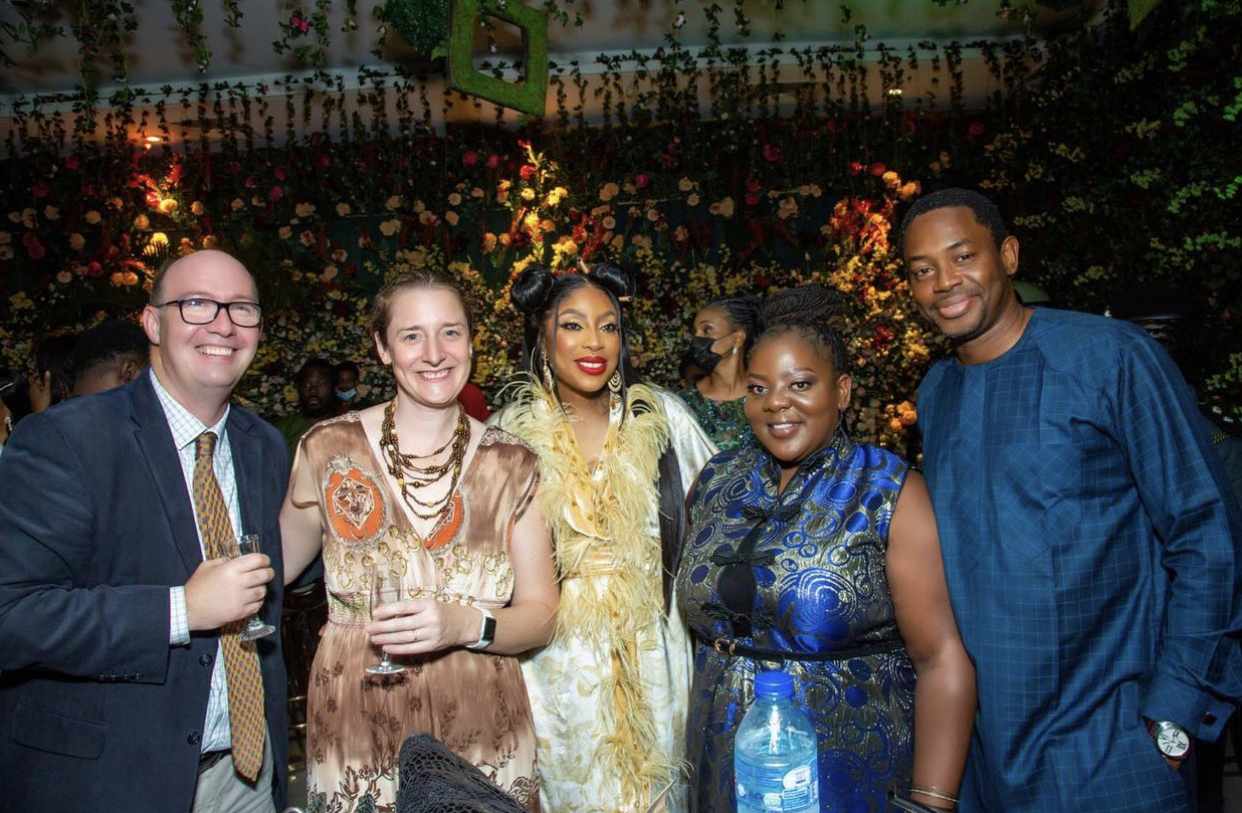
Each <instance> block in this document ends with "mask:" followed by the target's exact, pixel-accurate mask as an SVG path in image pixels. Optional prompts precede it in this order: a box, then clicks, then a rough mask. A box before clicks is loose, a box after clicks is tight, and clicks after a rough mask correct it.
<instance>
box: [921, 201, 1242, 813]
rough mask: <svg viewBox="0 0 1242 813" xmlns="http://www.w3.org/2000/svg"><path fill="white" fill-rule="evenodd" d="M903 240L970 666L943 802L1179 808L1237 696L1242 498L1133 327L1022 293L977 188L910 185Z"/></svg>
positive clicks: (1010, 811)
mask: <svg viewBox="0 0 1242 813" xmlns="http://www.w3.org/2000/svg"><path fill="white" fill-rule="evenodd" d="M902 247H903V252H904V256H905V262H906V267H907V272H908V278H909V281H910V286H911V292H912V294H913V296H914V299H915V301H916V303H917V304H918V306H919V308H920V310H921V311H922V312H923V314H924V315H925V316H926V317H927V318H928V319H930V320H931V321H932V322H933V323H934V324H935V325H936V326H937V327H938V328H939V329H940V330H941V331H942V332H944V333H945V335H946V336H948V337H949V339H950V341H951V342H952V344H953V346H954V351H955V357H952V358H947V359H944V360H942V361H940V362H939V363H937V364H936V365H935V366H934V367H933V368H932V369H931V371H930V372H929V373H928V374H927V377H926V378H925V379H924V380H923V384H922V386H921V387H920V390H919V397H918V408H919V421H920V424H921V426H922V429H923V436H924V466H925V471H926V477H927V484H928V487H929V488H930V491H931V497H932V505H933V507H934V509H935V512H936V521H937V525H938V527H939V530H940V540H941V547H942V550H943V555H944V561H945V572H946V576H947V578H948V586H949V595H950V598H951V600H952V603H953V610H954V613H955V614H956V616H957V622H958V627H959V629H960V630H961V635H962V640H963V642H964V643H965V645H966V649H967V652H968V653H969V654H970V656H971V658H972V659H973V660H974V662H975V669H976V673H977V680H978V691H979V711H978V717H977V720H976V727H975V737H974V741H973V742H972V747H971V755H970V760H969V762H968V764H967V767H966V776H965V777H964V778H963V781H962V790H961V806H960V810H961V811H963V813H973V811H988V813H1071V812H1073V813H1076V812H1077V811H1090V812H1091V813H1111V812H1112V811H1116V812H1117V813H1121V812H1122V811H1125V813H1135V812H1137V811H1151V813H1157V811H1158V812H1159V813H1180V812H1181V811H1188V810H1190V799H1189V798H1188V793H1187V790H1186V784H1185V783H1184V782H1183V777H1182V776H1180V775H1179V774H1178V773H1177V770H1178V769H1179V768H1180V766H1181V763H1182V761H1183V760H1184V759H1185V758H1186V757H1187V756H1188V751H1187V749H1188V747H1189V739H1190V738H1191V737H1199V738H1201V739H1205V740H1214V739H1216V738H1217V737H1218V736H1219V735H1220V733H1221V730H1222V727H1223V726H1224V725H1225V722H1226V720H1227V719H1228V717H1229V715H1230V713H1231V712H1232V710H1233V706H1232V703H1231V700H1233V699H1236V698H1238V697H1239V695H1242V650H1240V648H1239V642H1238V638H1237V635H1238V632H1239V630H1242V601H1240V600H1239V599H1240V595H1242V593H1240V589H1239V588H1240V587H1242V553H1240V552H1239V551H1238V550H1237V548H1236V546H1235V544H1234V540H1235V539H1237V540H1242V513H1240V512H1239V508H1238V506H1237V504H1236V502H1235V500H1234V498H1233V496H1232V494H1230V488H1229V486H1228V484H1227V481H1226V479H1225V476H1224V473H1223V471H1222V469H1221V465H1220V461H1219V459H1218V458H1217V456H1216V454H1215V452H1214V451H1213V450H1212V448H1211V445H1210V439H1209V438H1207V437H1206V436H1205V435H1204V433H1201V432H1199V431H1197V430H1198V429H1199V428H1200V420H1199V414H1198V407H1197V406H1196V403H1195V399H1194V396H1193V394H1192V392H1191V390H1190V388H1189V387H1188V386H1187V384H1186V382H1185V381H1184V379H1183V378H1182V376H1181V374H1180V373H1179V372H1178V370H1177V368H1176V366H1175V365H1174V364H1173V362H1172V360H1171V359H1170V358H1169V356H1168V354H1167V353H1166V352H1165V351H1164V350H1163V349H1162V348H1161V347H1160V346H1159V345H1158V344H1157V343H1156V342H1155V341H1153V340H1151V339H1150V338H1149V337H1148V336H1147V335H1146V334H1145V333H1144V332H1143V331H1142V330H1141V329H1139V328H1138V327H1136V326H1134V325H1131V324H1128V323H1125V322H1120V321H1118V320H1111V319H1105V318H1103V317H1098V316H1092V315H1087V314H1079V313H1071V312H1066V311H1057V310H1050V309H1038V310H1032V309H1028V308H1024V307H1023V306H1022V305H1021V303H1020V302H1018V300H1017V299H1016V298H1015V297H1014V294H1013V287H1012V282H1011V276H1012V275H1013V274H1014V272H1015V271H1016V270H1017V266H1018V242H1017V240H1016V239H1015V238H1014V237H1012V236H1008V235H1007V233H1006V230H1005V225H1004V221H1003V220H1002V219H1001V217H1000V214H999V212H997V211H996V207H995V206H993V205H992V204H991V202H990V201H988V200H987V199H986V198H983V197H982V196H981V195H978V194H977V193H973V192H966V191H963V190H945V191H943V192H938V193H935V194H933V195H929V196H927V197H925V198H923V199H921V200H919V201H918V202H917V203H916V204H915V205H914V206H913V207H912V208H911V209H910V212H909V213H908V214H907V216H906V218H905V221H904V222H903V224H902Z"/></svg>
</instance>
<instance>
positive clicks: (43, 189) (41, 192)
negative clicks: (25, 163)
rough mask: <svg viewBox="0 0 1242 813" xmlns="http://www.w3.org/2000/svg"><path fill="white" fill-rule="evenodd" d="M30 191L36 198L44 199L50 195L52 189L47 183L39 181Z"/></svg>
mask: <svg viewBox="0 0 1242 813" xmlns="http://www.w3.org/2000/svg"><path fill="white" fill-rule="evenodd" d="M30 191H31V192H33V193H34V196H35V197H36V198H46V197H47V196H48V195H50V194H52V187H51V186H50V185H49V184H48V182H47V181H39V182H38V183H36V184H35V185H34V186H33V187H32V188H31V190H30Z"/></svg>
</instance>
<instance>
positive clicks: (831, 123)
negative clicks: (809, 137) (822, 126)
mask: <svg viewBox="0 0 1242 813" xmlns="http://www.w3.org/2000/svg"><path fill="white" fill-rule="evenodd" d="M826 126H827V128H828V132H830V133H835V132H836V131H837V120H836V119H828V124H827V125H826Z"/></svg>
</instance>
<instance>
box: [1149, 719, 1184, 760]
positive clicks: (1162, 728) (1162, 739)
mask: <svg viewBox="0 0 1242 813" xmlns="http://www.w3.org/2000/svg"><path fill="white" fill-rule="evenodd" d="M1156 747H1157V748H1159V749H1160V753H1162V754H1164V755H1165V756H1166V757H1168V758H1169V759H1181V758H1182V757H1184V756H1186V754H1187V753H1189V751H1190V736H1189V735H1188V734H1187V733H1186V731H1185V730H1184V729H1182V727H1181V726H1177V725H1173V724H1172V723H1161V724H1159V726H1158V727H1157V728H1156Z"/></svg>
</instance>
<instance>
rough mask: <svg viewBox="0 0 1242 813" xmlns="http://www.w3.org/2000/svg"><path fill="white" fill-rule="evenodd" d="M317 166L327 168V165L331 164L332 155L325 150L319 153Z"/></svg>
mask: <svg viewBox="0 0 1242 813" xmlns="http://www.w3.org/2000/svg"><path fill="white" fill-rule="evenodd" d="M319 166H321V167H323V168H324V169H327V168H328V167H330V166H332V156H331V155H328V154H327V153H326V152H325V153H323V154H322V155H320V156H319Z"/></svg>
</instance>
